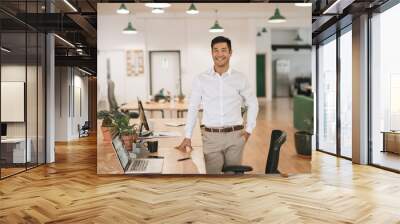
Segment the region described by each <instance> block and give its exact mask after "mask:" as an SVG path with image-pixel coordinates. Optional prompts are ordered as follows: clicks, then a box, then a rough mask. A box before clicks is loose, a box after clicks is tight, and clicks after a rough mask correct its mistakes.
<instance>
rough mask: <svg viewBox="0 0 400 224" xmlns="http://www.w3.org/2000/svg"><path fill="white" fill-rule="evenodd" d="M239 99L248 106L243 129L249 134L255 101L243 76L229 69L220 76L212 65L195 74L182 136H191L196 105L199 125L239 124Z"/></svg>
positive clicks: (254, 120) (194, 123)
mask: <svg viewBox="0 0 400 224" xmlns="http://www.w3.org/2000/svg"><path fill="white" fill-rule="evenodd" d="M243 100H244V103H245V105H246V106H247V107H248V110H247V124H246V132H248V133H251V132H252V131H253V129H254V127H255V126H256V118H257V113H258V102H257V97H256V96H255V95H254V92H253V91H252V90H251V88H250V85H249V82H248V81H247V79H246V77H245V76H244V75H243V74H242V73H240V72H238V71H236V70H234V69H230V68H229V69H228V71H227V72H225V73H224V74H222V75H219V74H218V73H216V72H215V71H214V68H211V69H209V70H208V71H206V72H204V73H201V74H200V75H197V76H196V77H195V78H194V80H193V86H192V93H191V96H190V100H189V108H188V115H187V120H186V127H185V137H186V138H191V137H192V132H193V127H194V126H195V125H196V117H197V112H198V110H199V106H200V104H202V108H203V120H202V124H204V125H205V126H206V127H226V126H234V125H242V124H243V119H242V114H241V106H242V104H243Z"/></svg>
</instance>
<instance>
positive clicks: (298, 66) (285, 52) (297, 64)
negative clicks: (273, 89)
mask: <svg viewBox="0 0 400 224" xmlns="http://www.w3.org/2000/svg"><path fill="white" fill-rule="evenodd" d="M271 33H272V34H271V44H272V45H297V44H301V45H311V41H312V37H311V30H310V29H308V28H302V29H273V30H272V31H271ZM297 33H299V35H300V37H301V38H302V39H303V41H302V42H300V43H296V42H295V41H294V39H295V38H296V36H297ZM278 59H286V60H289V62H290V71H289V80H290V81H293V80H294V78H296V77H299V76H302V77H304V76H308V77H311V64H312V63H311V49H309V50H306V49H302V50H300V49H299V50H298V51H295V50H292V49H277V50H276V51H272V62H274V61H275V60H278Z"/></svg>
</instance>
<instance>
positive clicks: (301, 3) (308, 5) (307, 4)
mask: <svg viewBox="0 0 400 224" xmlns="http://www.w3.org/2000/svg"><path fill="white" fill-rule="evenodd" d="M294 5H295V6H298V7H310V6H312V3H311V2H307V0H305V1H304V2H296V3H294Z"/></svg>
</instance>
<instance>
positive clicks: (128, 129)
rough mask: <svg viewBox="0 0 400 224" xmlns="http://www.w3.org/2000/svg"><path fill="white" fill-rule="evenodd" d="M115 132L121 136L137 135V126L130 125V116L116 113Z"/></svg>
mask: <svg viewBox="0 0 400 224" xmlns="http://www.w3.org/2000/svg"><path fill="white" fill-rule="evenodd" d="M113 117H114V132H115V133H117V134H119V135H121V136H127V135H134V134H136V125H130V124H129V119H130V118H129V116H128V115H126V114H124V113H121V112H115V113H114V116H113Z"/></svg>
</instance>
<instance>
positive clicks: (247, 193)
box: [0, 101, 400, 224]
mask: <svg viewBox="0 0 400 224" xmlns="http://www.w3.org/2000/svg"><path fill="white" fill-rule="evenodd" d="M290 116H291V114H290V104H287V103H286V104H285V103H284V102H282V101H280V102H276V103H272V104H271V105H269V106H267V107H266V109H265V112H262V113H260V115H259V119H260V120H263V122H264V123H266V124H268V125H267V126H268V127H266V128H264V129H263V130H262V131H261V132H264V133H265V132H270V129H272V128H279V129H284V130H286V131H287V132H291V130H292V128H291V127H287V125H286V126H285V124H287V123H288V120H289V121H290V119H291V118H290ZM263 122H260V123H263ZM289 123H290V122H289ZM277 125H279V126H277ZM292 134H293V133H290V135H292ZM252 138H255V136H253V137H252ZM257 141H258V142H257ZM254 142H257V145H258V144H265V145H266V144H267V143H264V141H262V142H261V139H259V140H258V139H257V138H255V139H254ZM290 142H292V140H291V138H289V139H288V143H287V146H286V149H285V150H284V151H283V152H284V153H286V154H283V156H281V159H285V161H282V162H280V164H279V167H280V169H281V170H283V171H285V172H288V173H293V172H296V171H301V170H302V171H307V170H308V169H310V168H311V167H310V166H309V165H308V161H306V160H305V161H303V160H301V159H297V158H295V156H296V155H295V152H292V151H291V150H293V146H291V145H292V144H293V143H290ZM289 143H290V144H289ZM250 148H251V147H250ZM249 152H251V151H249ZM266 153H267V152H264V154H263V155H266ZM254 155H255V154H254V153H249V154H248V155H245V161H251V160H253V157H254ZM257 155H258V154H257ZM287 158H288V159H287ZM259 159H260V160H265V156H264V157H262V158H259ZM263 163H264V162H260V166H256V167H255V168H256V169H261V170H262V169H263V167H265V164H263ZM308 167H310V168H308ZM399 198H400V175H398V174H395V173H390V172H387V171H383V170H380V169H377V168H373V167H369V166H359V165H352V164H351V162H350V161H348V160H343V159H337V158H335V157H333V156H330V155H326V154H323V153H318V152H315V153H314V154H313V161H312V173H311V174H297V175H291V176H289V178H282V177H280V176H242V177H203V176H200V177H197V176H189V177H177V176H167V177H166V176H158V177H126V176H98V175H97V174H96V140H95V138H93V137H90V138H84V139H82V140H80V141H75V142H70V143H68V144H65V143H64V144H62V143H59V144H57V147H56V163H55V164H50V165H46V166H41V167H39V168H36V169H33V170H29V171H27V172H26V173H21V174H19V175H17V176H13V177H10V178H8V179H5V180H2V181H0V223H44V222H48V223H221V224H225V223H373V224H376V223H385V224H386V223H400V200H399Z"/></svg>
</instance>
